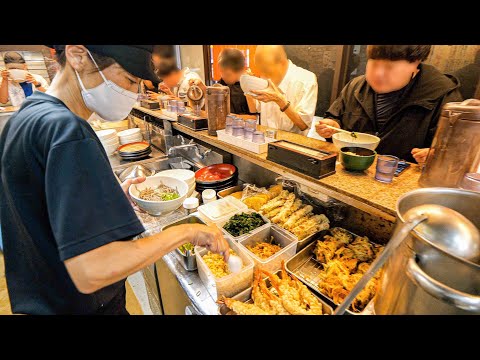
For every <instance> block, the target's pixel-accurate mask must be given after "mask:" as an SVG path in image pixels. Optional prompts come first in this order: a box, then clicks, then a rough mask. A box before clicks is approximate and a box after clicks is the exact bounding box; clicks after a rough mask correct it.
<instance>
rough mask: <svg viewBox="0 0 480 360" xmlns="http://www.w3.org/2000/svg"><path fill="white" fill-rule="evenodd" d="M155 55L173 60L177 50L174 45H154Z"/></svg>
mask: <svg viewBox="0 0 480 360" xmlns="http://www.w3.org/2000/svg"><path fill="white" fill-rule="evenodd" d="M153 54H155V55H158V56H160V57H162V58H165V59H171V58H174V57H175V48H174V46H173V45H153Z"/></svg>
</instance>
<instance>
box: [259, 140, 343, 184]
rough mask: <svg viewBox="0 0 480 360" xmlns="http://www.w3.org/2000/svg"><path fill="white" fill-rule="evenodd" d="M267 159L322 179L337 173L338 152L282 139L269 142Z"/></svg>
mask: <svg viewBox="0 0 480 360" xmlns="http://www.w3.org/2000/svg"><path fill="white" fill-rule="evenodd" d="M267 160H270V161H273V162H275V163H277V164H280V165H283V166H285V167H288V168H289V169H292V170H296V171H298V172H301V173H302V174H305V175H308V176H311V177H313V178H315V179H321V178H323V177H326V176H329V175H332V174H335V162H336V160H337V153H336V152H329V151H325V150H318V149H314V148H310V147H307V146H303V145H298V144H295V143H292V142H290V141H285V140H281V141H276V142H274V143H270V144H268V154H267Z"/></svg>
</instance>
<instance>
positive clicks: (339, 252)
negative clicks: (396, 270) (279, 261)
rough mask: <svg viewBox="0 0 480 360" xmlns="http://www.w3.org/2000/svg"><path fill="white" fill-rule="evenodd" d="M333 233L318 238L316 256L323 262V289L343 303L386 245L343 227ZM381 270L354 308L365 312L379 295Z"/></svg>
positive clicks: (320, 286)
mask: <svg viewBox="0 0 480 360" xmlns="http://www.w3.org/2000/svg"><path fill="white" fill-rule="evenodd" d="M330 233H331V235H326V236H325V237H324V238H323V241H322V240H318V242H317V246H316V248H315V250H314V252H315V256H316V258H317V260H318V261H319V262H321V263H322V265H323V270H322V272H321V274H320V278H321V281H320V282H319V283H318V287H319V289H320V291H321V292H322V293H323V294H325V295H326V296H328V297H330V298H331V299H332V300H333V301H334V302H335V303H336V304H340V303H341V302H342V301H343V300H344V299H345V297H346V296H347V295H348V293H349V292H350V291H351V290H352V289H353V287H354V286H355V284H356V283H357V282H358V281H359V280H360V278H361V277H362V276H363V274H364V273H365V271H367V270H368V268H369V267H370V264H371V263H372V261H373V260H374V259H375V258H376V256H377V254H378V253H379V252H380V251H382V250H383V246H380V245H373V244H372V243H370V242H369V241H368V238H367V237H366V236H365V237H360V236H356V237H355V238H354V236H353V235H352V234H350V233H349V232H348V231H346V230H345V229H342V228H333V229H331V230H330ZM379 277H380V272H378V273H377V274H376V275H375V276H374V277H373V278H372V279H371V280H370V281H369V282H368V284H367V286H365V288H364V289H363V290H362V291H361V292H360V294H359V295H358V296H357V297H356V298H355V301H354V302H353V304H352V309H353V311H356V312H359V311H362V310H363V309H364V308H365V306H367V304H368V303H369V302H370V300H371V299H372V298H373V296H374V295H375V290H376V286H377V282H378V279H379Z"/></svg>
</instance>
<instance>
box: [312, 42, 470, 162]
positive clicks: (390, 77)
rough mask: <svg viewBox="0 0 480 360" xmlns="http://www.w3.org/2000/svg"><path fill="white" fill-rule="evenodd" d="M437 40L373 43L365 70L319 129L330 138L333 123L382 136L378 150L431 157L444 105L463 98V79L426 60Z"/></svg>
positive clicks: (408, 157)
mask: <svg viewBox="0 0 480 360" xmlns="http://www.w3.org/2000/svg"><path fill="white" fill-rule="evenodd" d="M430 50H431V45H369V46H368V47H367V57H368V61H367V68H366V73H365V75H362V76H359V77H356V78H354V79H352V80H351V81H350V82H349V83H348V84H347V85H346V86H345V87H344V88H343V90H342V92H341V94H340V96H339V97H338V98H337V99H336V100H335V101H334V102H333V104H332V105H331V106H330V108H329V109H328V111H327V112H326V113H325V116H324V119H322V120H320V122H319V124H318V125H317V127H316V130H317V132H318V134H319V135H320V136H323V137H324V138H330V137H331V136H332V135H333V134H334V133H335V132H336V131H335V130H331V129H329V128H326V127H325V125H331V126H334V127H337V128H342V129H345V130H349V131H357V132H364V133H368V134H374V135H376V136H378V137H380V139H381V141H380V144H379V145H378V148H377V149H376V151H377V152H378V153H379V154H389V155H395V156H398V157H399V158H401V159H405V160H407V161H413V160H416V161H417V162H419V163H422V162H424V161H425V159H426V156H427V155H428V150H429V147H430V145H431V143H432V140H433V137H434V135H435V131H436V128H437V123H438V119H439V116H440V112H441V109H442V107H443V105H444V104H445V103H447V102H452V101H461V100H462V96H461V94H460V92H459V90H458V88H459V82H458V80H457V79H456V78H455V77H454V76H452V75H444V74H442V73H441V72H440V71H438V70H437V69H436V68H435V67H433V66H431V65H427V64H423V63H422V61H424V60H425V59H426V58H427V57H428V55H429V53H430Z"/></svg>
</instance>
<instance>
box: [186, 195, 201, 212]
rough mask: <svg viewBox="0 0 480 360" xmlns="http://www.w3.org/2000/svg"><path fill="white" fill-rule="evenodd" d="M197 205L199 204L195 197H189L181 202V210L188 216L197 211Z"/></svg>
mask: <svg viewBox="0 0 480 360" xmlns="http://www.w3.org/2000/svg"><path fill="white" fill-rule="evenodd" d="M198 205H200V202H199V201H198V198H196V197H189V198H186V199H185V200H183V208H184V210H185V213H186V214H187V215H190V214H192V213H194V212H195V211H197V208H198Z"/></svg>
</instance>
